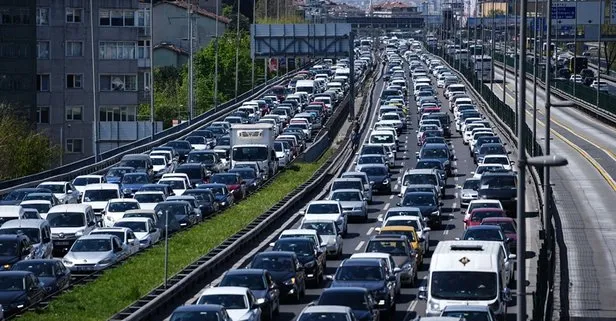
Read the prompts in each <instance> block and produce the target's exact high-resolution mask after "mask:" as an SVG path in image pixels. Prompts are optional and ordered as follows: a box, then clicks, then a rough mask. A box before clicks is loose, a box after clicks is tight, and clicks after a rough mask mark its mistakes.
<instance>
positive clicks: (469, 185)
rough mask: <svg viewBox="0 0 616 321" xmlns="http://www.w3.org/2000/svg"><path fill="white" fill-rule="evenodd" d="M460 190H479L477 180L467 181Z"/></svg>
mask: <svg viewBox="0 0 616 321" xmlns="http://www.w3.org/2000/svg"><path fill="white" fill-rule="evenodd" d="M462 189H472V190H474V191H476V190H478V189H479V180H478V179H467V180H466V181H465V182H464V186H462Z"/></svg>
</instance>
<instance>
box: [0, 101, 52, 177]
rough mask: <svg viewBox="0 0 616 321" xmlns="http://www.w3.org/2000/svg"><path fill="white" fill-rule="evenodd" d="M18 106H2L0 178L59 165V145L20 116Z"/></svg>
mask: <svg viewBox="0 0 616 321" xmlns="http://www.w3.org/2000/svg"><path fill="white" fill-rule="evenodd" d="M15 109H16V108H15V107H11V106H7V105H0V163H1V164H2V166H0V179H2V180H6V179H11V178H15V177H21V176H26V175H30V174H33V173H38V172H41V171H44V170H47V169H49V168H51V167H52V166H54V165H56V164H57V161H58V159H59V156H60V147H58V146H55V145H53V144H52V143H51V142H50V141H49V139H48V138H47V136H45V135H44V133H41V132H37V131H35V130H33V129H31V128H30V126H29V125H28V122H26V121H24V120H22V119H20V118H18V117H17V116H15V115H16V113H15Z"/></svg>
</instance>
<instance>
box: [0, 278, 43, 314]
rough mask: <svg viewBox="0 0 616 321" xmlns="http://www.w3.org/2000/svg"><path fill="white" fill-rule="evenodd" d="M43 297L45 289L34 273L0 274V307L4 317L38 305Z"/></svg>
mask: <svg viewBox="0 0 616 321" xmlns="http://www.w3.org/2000/svg"><path fill="white" fill-rule="evenodd" d="M45 295H46V292H45V289H44V288H43V286H42V284H41V281H39V279H38V278H37V277H36V275H34V273H32V272H27V271H2V272H0V305H2V309H4V316H5V317H9V316H11V315H13V314H15V313H17V312H19V311H21V310H23V309H25V308H27V307H29V306H31V305H33V304H36V303H39V302H40V301H41V300H42V299H43V298H44V297H45Z"/></svg>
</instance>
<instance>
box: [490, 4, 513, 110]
mask: <svg viewBox="0 0 616 321" xmlns="http://www.w3.org/2000/svg"><path fill="white" fill-rule="evenodd" d="M508 38H509V2H505V45H504V46H503V48H502V53H503V66H505V68H503V103H505V104H506V103H507V40H508ZM492 59H494V58H492Z"/></svg>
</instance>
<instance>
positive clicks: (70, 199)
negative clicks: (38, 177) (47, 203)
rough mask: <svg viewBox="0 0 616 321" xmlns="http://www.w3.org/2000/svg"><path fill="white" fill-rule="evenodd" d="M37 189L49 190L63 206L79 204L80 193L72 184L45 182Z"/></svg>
mask: <svg viewBox="0 0 616 321" xmlns="http://www.w3.org/2000/svg"><path fill="white" fill-rule="evenodd" d="M37 188H47V189H49V190H50V191H51V192H52V193H53V195H54V196H55V197H56V198H57V199H58V200H59V201H60V203H61V204H75V203H79V191H78V190H77V189H76V188H75V187H74V186H73V184H71V182H65V181H59V182H55V181H54V182H43V183H41V184H39V185H38V186H37Z"/></svg>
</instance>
